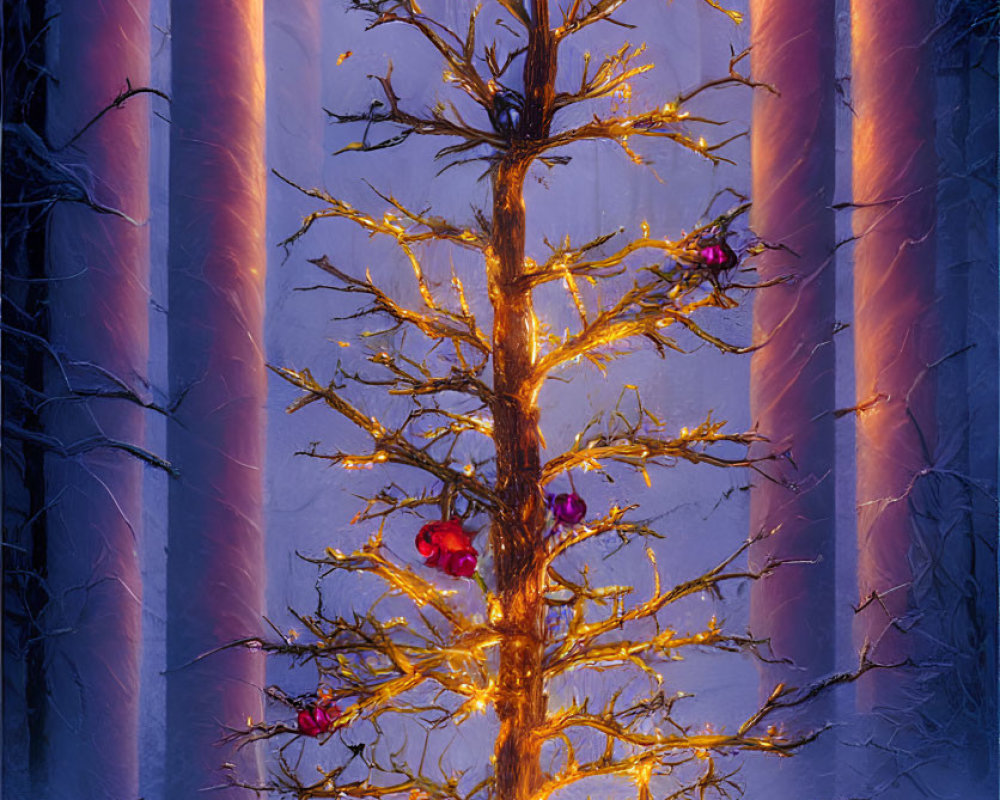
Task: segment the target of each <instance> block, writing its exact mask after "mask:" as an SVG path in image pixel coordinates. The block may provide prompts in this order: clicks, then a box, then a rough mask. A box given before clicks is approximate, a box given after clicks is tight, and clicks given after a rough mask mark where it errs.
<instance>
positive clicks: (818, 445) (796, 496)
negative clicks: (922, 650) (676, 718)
mask: <svg viewBox="0 0 1000 800" xmlns="http://www.w3.org/2000/svg"><path fill="white" fill-rule="evenodd" d="M834 12H835V3H834V0H805V1H804V0H755V2H751V4H750V15H751V22H752V32H751V37H752V44H753V55H752V58H753V75H754V79H755V80H757V81H761V82H764V83H767V84H769V85H771V86H773V87H774V89H775V90H776V91H777V94H774V93H771V92H768V91H765V90H762V89H759V90H758V91H757V92H756V94H755V96H754V106H753V122H752V125H751V147H752V153H751V166H752V171H753V175H752V177H753V189H752V192H751V197H752V200H753V207H752V210H751V219H750V222H751V227H752V229H753V230H754V231H755V233H757V235H759V236H761V237H763V238H764V239H765V240H766V241H768V242H772V243H775V244H780V245H783V246H784V247H786V248H788V249H787V250H784V249H780V250H768V251H766V252H764V253H763V254H761V256H760V257H759V258H758V259H756V261H755V266H756V269H757V271H758V274H759V276H760V278H761V280H764V281H769V280H775V279H778V278H781V277H787V278H789V280H788V282H787V283H785V284H782V285H780V286H775V287H773V288H768V289H765V290H763V291H761V292H758V293H757V294H756V296H755V298H754V342H755V343H765V344H764V346H763V347H762V348H761V349H760V350H758V351H756V352H755V353H754V354H753V358H752V361H751V376H750V411H751V415H752V419H753V420H754V424H755V425H756V426H757V429H758V431H759V432H760V433H761V434H762V435H763V436H765V437H767V439H768V440H769V441H768V442H767V444H766V448H767V450H768V451H771V452H779V453H785V454H786V456H787V457H786V458H785V459H783V460H781V461H779V462H778V465H777V467H774V468H771V469H770V472H771V473H772V474H773V476H774V477H775V478H776V481H775V482H771V481H767V480H763V479H757V480H755V481H754V488H753V491H752V493H751V495H750V532H751V534H752V535H756V534H758V533H760V532H761V531H774V533H773V534H772V535H770V536H769V537H768V538H766V539H765V540H763V541H761V542H759V543H758V544H757V545H755V546H754V547H753V548H752V550H751V562H752V564H753V565H754V566H755V568H760V567H762V566H763V565H764V564H765V563H767V561H768V560H769V559H774V560H791V561H796V562H800V563H795V564H789V565H786V566H783V567H781V568H780V569H778V570H777V571H775V572H774V573H773V574H771V575H769V576H767V577H765V578H764V579H762V580H760V581H756V582H754V583H753V584H752V586H751V594H750V597H751V610H750V628H751V630H752V631H753V633H754V635H755V636H760V637H767V638H769V639H770V643H771V649H772V650H773V653H774V655H775V656H776V657H777V658H780V659H787V660H788V661H789V662H790V663H787V664H764V665H762V670H761V693H762V694H763V695H765V696H766V695H767V694H769V693H770V692H771V691H772V690H773V688H774V687H775V685H777V684H778V683H780V682H785V683H787V684H789V685H801V684H802V683H803V682H804V681H808V680H810V679H814V678H816V677H818V676H821V675H824V674H827V673H829V672H831V671H832V670H833V667H834V646H835V642H836V637H835V636H834V613H833V611H834V602H835V601H834V578H835V570H834V566H835V547H834V545H835V542H834V501H835V496H834V472H833V461H834V428H833V426H834V417H833V413H832V412H833V408H834V388H835V387H834V381H835V375H834V367H835V363H834V344H833V331H834V299H835V294H834V290H835V275H834V263H833V252H834V216H833V214H834V212H833V210H832V209H831V205H832V202H833V189H834V162H835V155H836V151H835V143H834V139H835V127H834V107H833V103H834V45H835V35H834ZM831 706H832V703H831V702H830V700H829V699H828V698H827V699H825V701H824V702H822V703H820V705H819V706H818V707H812V708H810V710H809V714H808V720H806V719H804V718H803V719H802V720H801V724H808V725H810V726H819V725H822V724H823V722H824V721H825V719H824V717H827V718H828V717H829V715H830V714H831V712H832V707H831ZM818 751H823V752H822V753H820V752H818ZM833 768H834V765H833V763H832V760H831V759H830V758H829V744H828V742H826V743H824V742H821V743H819V744H817V745H813V746H812V747H811V748H810V750H809V751H808V752H806V753H805V754H804V755H803V756H801V757H798V758H796V759H792V760H791V761H790V762H789V763H787V764H781V765H780V769H778V770H777V772H779V773H780V775H782V776H784V777H785V778H786V779H787V782H788V785H795V786H797V787H798V788H800V789H804V788H805V787H808V794H809V796H810V797H814V798H820V797H830V796H832V793H833V784H832V780H831V776H832V773H833ZM786 788H787V786H786Z"/></svg>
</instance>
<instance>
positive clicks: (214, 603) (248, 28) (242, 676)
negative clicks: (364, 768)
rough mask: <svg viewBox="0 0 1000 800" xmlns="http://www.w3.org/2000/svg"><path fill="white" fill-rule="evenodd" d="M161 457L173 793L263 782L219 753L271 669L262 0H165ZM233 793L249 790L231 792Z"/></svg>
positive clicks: (247, 752)
mask: <svg viewBox="0 0 1000 800" xmlns="http://www.w3.org/2000/svg"><path fill="white" fill-rule="evenodd" d="M171 18H172V19H173V27H172V45H173V50H172V53H173V56H172V72H173V74H172V79H173V103H172V110H171V118H172V127H171V139H170V147H171V166H170V246H169V254H168V263H169V271H170V278H169V318H168V341H169V351H170V352H169V369H170V377H171V397H172V398H173V403H174V404H175V406H176V408H175V411H174V413H173V414H172V417H171V420H170V424H169V427H168V430H167V448H168V453H169V456H170V459H171V461H172V462H173V463H174V465H175V466H176V467H177V469H179V470H180V473H181V477H180V479H179V480H177V481H174V482H173V483H172V484H171V486H170V496H169V512H170V527H169V555H168V565H167V601H168V607H169V609H170V616H169V618H168V621H167V662H168V670H169V672H168V680H167V794H168V796H170V797H176V798H183V797H197V796H199V792H202V791H204V790H205V789H206V788H209V787H217V786H220V785H225V784H226V780H225V776H224V775H223V774H222V773H221V772H220V767H221V765H222V764H223V762H231V763H233V764H234V765H235V777H236V778H238V779H239V780H241V781H244V782H248V783H257V782H259V781H260V780H261V779H262V774H261V765H260V763H259V761H258V760H257V759H256V757H255V753H254V751H253V748H244V749H243V750H241V751H235V750H234V749H231V748H230V749H226V748H220V747H219V746H218V745H219V740H220V739H221V738H222V737H223V736H224V735H225V733H226V729H227V728H241V727H244V726H245V725H246V720H247V718H248V717H251V718H253V719H254V720H260V719H261V718H262V715H263V706H262V695H261V688H262V685H263V681H264V663H263V659H262V657H261V655H260V654H259V653H252V652H250V651H248V650H245V649H242V648H236V649H229V650H224V651H222V652H218V653H215V654H212V655H209V656H207V657H202V656H203V655H204V654H206V653H209V652H210V651H213V650H214V649H215V648H218V647H220V646H223V645H226V644H228V643H230V642H233V641H235V640H237V639H240V638H242V637H245V636H252V635H259V633H260V626H261V616H262V614H263V610H264V599H263V598H264V558H263V555H264V553H263V531H262V528H261V501H262V498H261V495H262V489H261V486H262V483H261V467H262V464H263V455H264V453H263V448H264V414H263V407H264V402H265V398H266V380H265V370H264V356H263V352H262V341H263V290H264V277H265V271H266V267H265V265H266V257H265V239H264V237H265V194H266V192H265V182H264V181H265V164H264V72H263V70H264V60H263V56H264V52H263V3H262V0H251V1H250V2H241V3H236V2H232V1H231V0H174V2H173V3H172V6H171ZM218 796H220V797H223V798H236V797H251V796H253V795H252V793H251V792H250V791H248V790H244V789H237V788H229V789H227V790H223V791H222V792H220V793H219V794H218Z"/></svg>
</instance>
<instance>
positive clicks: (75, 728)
mask: <svg viewBox="0 0 1000 800" xmlns="http://www.w3.org/2000/svg"><path fill="white" fill-rule="evenodd" d="M55 20H56V23H55V24H56V25H57V26H58V37H57V38H56V39H55V40H54V41H55V42H56V43H55V45H54V47H53V49H52V50H50V52H51V54H52V57H53V63H52V64H51V72H52V74H53V75H54V77H55V80H54V81H52V82H51V84H50V86H49V90H48V91H49V115H48V119H49V125H48V134H49V140H50V141H51V142H52V144H53V145H54V146H56V147H60V146H62V145H64V144H65V143H67V142H68V141H69V140H70V139H71V138H72V137H73V135H74V134H75V133H77V132H78V131H80V130H81V129H82V128H83V127H84V126H85V125H86V124H87V123H88V122H89V121H90V120H91V119H92V118H93V117H95V116H96V115H97V114H98V112H100V111H101V110H102V109H103V108H104V107H106V106H107V105H109V104H110V103H111V102H112V101H113V100H114V99H115V97H116V95H118V94H119V92H121V91H123V90H124V89H125V88H126V79H128V80H130V81H131V82H132V85H133V86H144V85H146V84H147V83H148V80H149V69H150V66H149V65H150V51H149V42H150V31H149V7H148V2H145V1H144V0H107V1H106V2H103V3H98V4H92V3H73V2H65V3H62V4H60V8H59V13H58V15H57V16H56V17H55ZM60 158H61V159H62V160H63V161H64V163H66V164H71V165H72V167H71V168H72V169H74V170H77V171H78V174H80V175H81V177H82V178H83V180H84V183H85V184H89V185H91V187H92V194H93V197H94V200H95V201H96V202H98V203H100V204H102V205H104V206H107V207H110V208H113V209H117V210H118V211H119V212H121V214H123V215H127V217H129V218H131V220H129V219H125V218H123V217H122V216H116V215H113V214H99V213H97V212H95V211H94V210H91V209H90V208H87V207H86V206H84V205H82V204H72V203H63V204H60V205H59V206H57V207H56V208H55V209H54V211H53V213H52V218H51V227H50V236H49V252H48V259H49V264H50V272H49V277H50V278H51V282H50V284H49V314H50V320H51V323H50V324H51V327H50V341H51V344H52V348H53V351H54V353H55V354H56V355H57V356H58V359H59V362H60V363H59V364H55V363H53V362H51V361H50V362H48V367H49V369H48V372H47V378H46V384H47V387H46V391H47V394H48V395H49V396H50V397H52V398H56V400H54V401H53V402H50V403H49V404H48V407H47V412H46V413H45V414H44V415H43V419H44V420H45V431H46V434H47V435H48V436H50V437H51V438H52V439H53V440H55V441H56V442H58V446H60V447H61V448H65V449H66V450H68V451H69V452H68V453H65V454H60V453H59V452H58V451H56V452H51V453H50V454H49V455H48V456H47V458H46V494H47V499H48V503H49V510H48V513H47V522H48V530H47V538H48V542H47V547H48V556H47V567H48V580H49V585H50V587H51V595H50V600H49V607H48V609H47V611H46V616H45V622H46V628H47V629H48V630H49V631H51V632H52V635H51V636H50V638H49V639H48V640H47V650H48V652H47V653H46V664H47V668H48V673H47V677H48V686H49V697H48V704H49V711H48V713H47V715H46V720H47V722H46V728H47V736H48V748H49V752H48V765H47V772H48V784H49V785H48V792H49V794H48V795H46V796H51V797H54V798H55V797H60V798H61V797H93V798H116V800H117V798H134V797H137V796H138V793H139V753H138V746H137V740H138V726H139V684H140V681H139V667H140V661H141V649H142V582H141V575H140V563H139V555H138V554H139V549H140V539H141V536H142V478H143V466H142V463H141V461H139V459H137V458H136V457H135V456H133V455H132V454H130V453H128V452H126V451H125V450H124V449H122V448H121V447H119V446H118V445H120V444H124V445H135V446H142V444H143V439H144V419H143V418H144V413H145V412H144V409H143V408H142V407H141V406H140V405H139V404H138V403H136V402H134V401H133V400H129V399H126V398H124V397H123V395H124V394H126V393H128V392H131V393H133V394H134V396H135V397H136V398H138V397H142V396H144V395H145V389H144V386H143V383H144V376H145V374H146V362H147V356H148V342H149V336H148V313H147V307H148V301H149V233H148V228H147V227H146V222H147V217H148V213H149V182H148V160H149V102H148V100H147V99H146V98H145V97H142V96H139V97H133V98H132V99H130V100H127V101H126V102H125V103H124V104H123V105H122V106H121V107H120V108H116V109H113V110H112V111H111V112H110V113H108V114H106V115H105V116H104V117H102V118H101V119H100V120H99V121H97V122H96V123H95V124H94V125H93V126H92V127H90V128H89V130H87V131H86V132H85V133H84V134H83V135H82V136H81V137H80V138H79V139H78V140H77V141H76V142H74V143H73V144H72V145H71V146H70V147H68V148H67V149H65V150H63V151H62V152H61V153H60ZM74 393H75V396H73V395H74ZM81 395H82V396H81ZM56 631H59V633H58V634H56V633H55V632H56Z"/></svg>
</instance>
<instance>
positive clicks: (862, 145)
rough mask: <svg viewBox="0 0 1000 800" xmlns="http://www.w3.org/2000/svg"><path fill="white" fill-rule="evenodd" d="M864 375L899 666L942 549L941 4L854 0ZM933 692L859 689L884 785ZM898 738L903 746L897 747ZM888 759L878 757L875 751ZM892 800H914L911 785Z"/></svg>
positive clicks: (873, 680)
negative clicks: (937, 144) (935, 55)
mask: <svg viewBox="0 0 1000 800" xmlns="http://www.w3.org/2000/svg"><path fill="white" fill-rule="evenodd" d="M851 14H852V31H851V33H852V61H853V74H852V92H853V105H854V112H855V121H854V134H853V166H854V178H853V185H854V201H855V203H857V204H858V207H857V209H856V210H855V212H854V232H855V236H856V237H857V244H856V247H855V268H854V330H855V378H856V392H857V401H858V404H859V406H860V407H861V409H862V410H860V411H859V412H858V414H857V503H858V591H859V596H860V599H861V601H862V602H864V601H866V600H869V599H870V598H873V595H874V596H875V598H876V599H874V600H873V601H872V602H869V603H868V605H867V606H866V607H865V608H864V610H863V611H862V612H861V613H860V614H859V615H858V616H857V624H856V634H857V637H858V640H859V644H860V643H861V642H862V641H867V642H870V643H872V645H873V652H872V656H873V657H874V658H875V659H876V660H878V661H881V662H886V663H897V662H901V661H903V660H904V659H906V658H912V659H915V660H920V659H921V658H922V657H923V656H925V655H927V651H926V649H924V650H923V652H922V651H921V648H920V647H918V643H919V642H920V636H919V634H918V633H917V632H912V633H909V634H908V633H906V630H907V629H909V628H912V627H913V626H914V624H915V623H916V622H917V614H918V613H919V609H917V608H915V607H914V606H913V602H912V600H913V583H914V579H915V573H914V561H913V558H914V555H915V552H914V551H915V549H919V548H920V547H921V546H922V545H923V544H926V545H927V546H929V547H931V548H933V547H934V546H935V545H934V544H933V541H934V539H935V538H936V537H937V531H936V530H935V528H936V520H935V519H934V512H933V508H932V505H931V504H930V503H929V502H928V497H927V483H928V482H927V480H926V478H925V475H926V470H927V469H928V468H929V467H930V466H931V464H932V460H933V456H934V449H935V441H936V430H935V428H936V425H935V392H934V378H935V375H934V372H933V370H932V369H931V368H930V365H931V363H932V362H933V361H934V360H935V358H936V357H937V355H938V353H937V352H936V348H935V347H934V345H935V337H936V325H935V313H934V302H935V291H934V266H935V246H934V239H935V237H934V226H935V190H936V179H937V159H936V155H935V148H934V133H935V126H934V117H933V114H932V113H930V109H933V108H934V73H933V69H932V62H931V56H932V50H931V47H932V45H931V42H930V35H931V31H932V28H933V27H934V3H933V2H932V1H931V0H915V1H914V0H886V2H879V3H870V2H865V1H863V0H862V1H861V2H858V1H855V2H853V3H852V8H851ZM933 691H934V690H933V689H929V688H928V687H927V686H926V685H924V686H922V687H918V685H917V682H916V678H915V677H913V675H912V673H911V672H910V671H909V670H907V669H896V670H888V671H878V672H876V673H870V674H869V675H866V676H865V678H864V679H863V680H862V681H861V682H859V685H858V692H857V697H858V703H859V707H860V708H861V710H863V711H866V712H877V713H875V714H873V715H872V717H871V719H872V721H873V724H874V725H875V728H876V730H875V733H874V736H875V739H876V742H877V744H878V745H881V746H888V747H889V751H888V752H886V753H884V754H883V755H875V756H873V760H872V763H871V764H870V771H871V775H870V777H871V780H872V781H873V785H882V784H888V783H892V782H895V780H896V778H897V777H898V775H899V773H900V771H901V770H902V769H904V768H906V769H912V768H913V766H914V764H913V763H912V762H913V760H914V759H913V758H912V756H907V755H906V754H905V753H904V752H902V751H903V750H905V749H908V748H910V747H912V746H914V745H915V744H917V743H922V744H924V745H926V744H927V741H926V740H924V741H923V742H920V734H919V733H917V732H916V730H915V727H914V726H915V725H916V726H919V717H920V713H919V711H918V710H917V709H918V708H919V706H920V705H922V704H923V703H924V702H926V701H927V699H928V697H929V695H930V694H932V693H933ZM890 737H891V738H890ZM872 752H873V753H874V752H875V751H874V750H872ZM895 791H898V792H902V794H899V795H896V794H893V793H892V792H889V793H888V794H886V795H885V796H886V797H897V796H899V797H903V796H904V794H905V796H907V797H912V789H911V785H910V784H907V785H906V786H905V787H904V788H898V787H897V789H896V790H895Z"/></svg>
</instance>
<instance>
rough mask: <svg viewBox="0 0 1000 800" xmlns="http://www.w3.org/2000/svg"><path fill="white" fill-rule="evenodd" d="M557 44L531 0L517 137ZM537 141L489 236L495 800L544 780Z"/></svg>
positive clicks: (541, 92)
mask: <svg viewBox="0 0 1000 800" xmlns="http://www.w3.org/2000/svg"><path fill="white" fill-rule="evenodd" d="M555 77H556V50H555V43H554V40H553V38H552V33H551V31H550V29H549V14H548V0H534V1H533V2H532V27H531V31H530V34H529V39H528V49H527V54H526V57H525V66H524V97H525V108H524V118H523V120H522V128H521V131H520V134H519V135H520V136H523V138H524V139H529V140H530V139H538V138H541V137H544V136H546V135H547V134H548V129H549V124H550V122H551V118H552V100H553V97H554V94H555ZM530 148H531V145H530V143H522V142H520V141H517V140H515V141H513V142H512V143H511V146H510V149H509V150H508V152H507V153H506V154H505V155H504V157H503V159H502V160H501V161H500V163H499V165H498V167H497V170H496V173H495V175H494V178H493V235H492V240H491V243H490V245H491V252H489V253H487V277H488V281H489V293H490V300H491V302H492V304H493V389H494V392H495V393H496V398H497V399H496V402H495V404H494V408H493V438H494V441H495V443H496V452H497V487H496V488H497V494H498V495H499V496H500V498H501V500H502V501H503V502H504V503H505V505H506V507H507V509H508V510H509V514H508V515H505V516H504V517H503V518H502V519H501V520H500V521H499V522H495V523H494V525H493V527H492V529H491V531H490V545H491V547H492V550H493V555H494V559H495V564H496V567H495V569H496V578H497V592H498V594H499V597H500V603H501V608H502V611H503V619H502V620H501V621H500V622H499V623H498V627H499V628H500V629H501V631H502V634H503V641H502V643H501V645H500V675H499V683H498V692H497V701H496V711H497V717H498V718H499V720H500V733H499V735H498V737H497V741H496V752H495V758H496V789H497V796H498V798H499V800H525V799H526V798H527V797H529V796H530V795H531V794H532V792H533V791H534V790H535V789H536V788H537V787H538V786H539V784H540V782H541V767H540V764H539V758H540V754H541V742H539V741H538V740H537V739H536V738H535V735H534V731H535V729H537V728H538V727H540V726H541V725H542V724H543V722H544V720H545V694H544V681H543V679H542V678H543V675H542V653H543V646H544V634H545V629H544V618H545V613H544V611H545V609H544V602H543V599H542V594H541V588H542V579H543V577H544V575H543V574H542V571H541V562H540V558H541V555H542V552H543V537H544V530H543V525H544V519H545V509H544V504H543V502H542V492H541V487H540V485H539V480H540V478H541V457H540V438H539V432H538V405H537V403H536V392H535V391H534V389H533V386H532V385H531V383H530V381H531V373H532V370H533V365H534V361H535V314H534V309H533V307H532V298H531V291H530V289H526V288H525V287H524V286H523V285H522V284H521V282H520V278H521V277H522V276H523V274H524V248H525V209H524V180H525V177H526V175H527V172H528V168H529V165H530V163H531V156H532V153H531V149H530Z"/></svg>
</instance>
